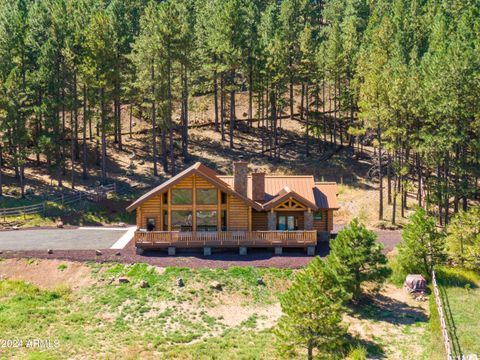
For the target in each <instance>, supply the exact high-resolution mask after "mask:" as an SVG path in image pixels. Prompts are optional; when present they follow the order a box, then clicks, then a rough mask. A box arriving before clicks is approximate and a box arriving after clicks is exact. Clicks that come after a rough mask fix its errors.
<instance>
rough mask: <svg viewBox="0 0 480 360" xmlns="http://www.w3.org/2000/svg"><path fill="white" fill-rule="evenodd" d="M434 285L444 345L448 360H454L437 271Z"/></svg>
mask: <svg viewBox="0 0 480 360" xmlns="http://www.w3.org/2000/svg"><path fill="white" fill-rule="evenodd" d="M432 285H433V293H434V294H435V302H436V304H437V310H438V317H439V318H440V328H441V331H442V336H443V344H444V346H445V353H446V355H447V360H453V356H452V345H451V342H450V337H449V335H448V328H447V322H446V321H445V314H444V310H443V305H442V299H441V297H440V291H439V290H438V285H437V278H436V277H435V271H432Z"/></svg>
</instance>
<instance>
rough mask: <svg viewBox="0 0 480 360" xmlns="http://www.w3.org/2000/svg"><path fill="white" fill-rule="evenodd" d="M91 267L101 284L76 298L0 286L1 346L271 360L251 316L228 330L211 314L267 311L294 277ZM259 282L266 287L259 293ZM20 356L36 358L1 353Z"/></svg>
mask: <svg viewBox="0 0 480 360" xmlns="http://www.w3.org/2000/svg"><path fill="white" fill-rule="evenodd" d="M92 267H93V271H94V273H95V272H97V274H96V275H95V277H96V278H97V280H98V283H97V284H96V285H92V286H91V287H88V288H85V289H83V290H81V291H80V292H71V291H70V290H68V289H67V288H59V289H58V290H55V291H46V290H40V289H38V288H37V287H35V286H33V285H29V284H26V283H24V282H18V281H9V280H4V281H0V333H1V334H2V338H7V339H8V338H13V339H28V338H42V339H44V338H49V339H51V340H53V339H58V340H59V342H60V347H59V348H58V349H56V350H53V351H52V350H48V351H44V355H45V356H46V358H47V357H48V356H52V355H54V358H66V357H80V358H85V357H89V358H92V357H94V356H111V357H125V358H155V357H157V356H160V355H161V357H162V358H193V354H196V355H195V358H212V357H213V358H215V357H218V358H220V357H222V356H223V355H225V354H226V353H231V355H232V358H272V357H273V355H272V352H273V344H272V339H273V335H272V334H271V332H270V331H269V330H268V329H261V330H258V331H255V329H256V327H257V321H261V320H262V317H261V316H256V315H255V314H252V315H251V316H250V317H248V319H246V320H245V321H243V322H241V323H240V324H236V325H235V326H227V325H224V323H223V322H222V319H221V317H213V316H211V315H209V311H208V310H209V309H211V308H213V307H215V306H218V305H219V304H221V303H222V302H224V301H226V300H228V299H229V298H235V299H237V300H238V302H239V305H241V304H244V305H247V304H248V305H252V304H254V305H255V307H258V308H262V307H265V306H268V305H270V304H272V302H274V301H276V297H277V294H278V292H279V291H280V290H281V289H282V288H283V287H284V286H285V285H286V284H288V281H289V279H290V278H291V275H292V272H291V270H277V269H263V270H261V269H253V268H246V269H238V268H232V269H229V270H227V271H224V270H198V271H191V270H188V269H180V268H170V269H167V270H166V271H164V272H163V273H161V274H158V273H157V270H156V269H155V268H153V267H148V266H147V265H145V264H137V265H134V266H127V267H126V266H123V265H114V266H111V267H109V268H108V269H107V270H106V271H104V270H103V269H102V270H101V271H100V267H99V266H97V265H92ZM59 271H61V269H59ZM119 275H127V276H128V277H129V278H130V279H131V283H129V284H120V285H114V284H112V285H108V279H110V278H111V277H112V276H119ZM179 276H181V277H182V278H183V280H184V282H185V287H184V288H181V289H180V288H178V287H176V286H175V279H176V278H177V277H179ZM259 276H263V278H264V279H265V282H266V283H267V286H259V285H257V283H256V281H257V278H258V277H259ZM212 279H215V280H217V281H220V282H222V283H223V284H224V290H223V291H222V292H219V291H217V290H213V289H211V288H210V287H209V285H208V284H209V282H210V281H211V280H212ZM140 280H146V281H148V282H149V284H150V287H149V288H147V289H143V288H140V287H138V286H137V285H138V283H139V282H140ZM165 303H166V304H168V306H164V305H163V304H165ZM19 354H23V355H22V357H23V356H29V357H31V356H34V355H35V356H36V355H38V354H35V350H32V349H26V348H22V349H21V350H18V349H7V350H6V352H5V353H4V355H5V356H6V357H10V356H13V355H16V356H18V355H19ZM2 355H3V354H2ZM47 355H48V356H47ZM197 355H198V356H197ZM35 358H37V357H35Z"/></svg>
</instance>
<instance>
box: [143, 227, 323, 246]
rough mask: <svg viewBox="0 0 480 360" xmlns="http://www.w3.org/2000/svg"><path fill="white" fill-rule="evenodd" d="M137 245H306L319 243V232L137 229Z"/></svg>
mask: <svg viewBox="0 0 480 360" xmlns="http://www.w3.org/2000/svg"><path fill="white" fill-rule="evenodd" d="M134 240H135V246H136V247H138V248H144V249H154V248H166V247H170V246H174V247H178V248H201V247H204V246H209V247H216V248H219V247H222V248H228V247H239V246H247V247H277V246H278V247H299V248H300V247H307V246H315V245H316V244H317V231H316V230H309V231H212V232H200V231H194V232H180V231H136V232H135V236H134Z"/></svg>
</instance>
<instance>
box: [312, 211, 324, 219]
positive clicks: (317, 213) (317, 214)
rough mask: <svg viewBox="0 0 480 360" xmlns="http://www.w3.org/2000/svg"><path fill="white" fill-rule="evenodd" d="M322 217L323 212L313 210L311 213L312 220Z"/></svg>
mask: <svg viewBox="0 0 480 360" xmlns="http://www.w3.org/2000/svg"><path fill="white" fill-rule="evenodd" d="M322 219H323V214H322V212H321V211H315V212H314V213H313V220H322Z"/></svg>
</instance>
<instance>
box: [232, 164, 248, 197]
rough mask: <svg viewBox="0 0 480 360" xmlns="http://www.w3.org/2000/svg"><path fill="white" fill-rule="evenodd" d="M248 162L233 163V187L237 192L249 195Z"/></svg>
mask: <svg viewBox="0 0 480 360" xmlns="http://www.w3.org/2000/svg"><path fill="white" fill-rule="evenodd" d="M247 183H248V162H246V161H235V162H234V163H233V188H234V189H235V191H236V192H238V193H240V194H242V195H243V196H245V197H246V196H247Z"/></svg>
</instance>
